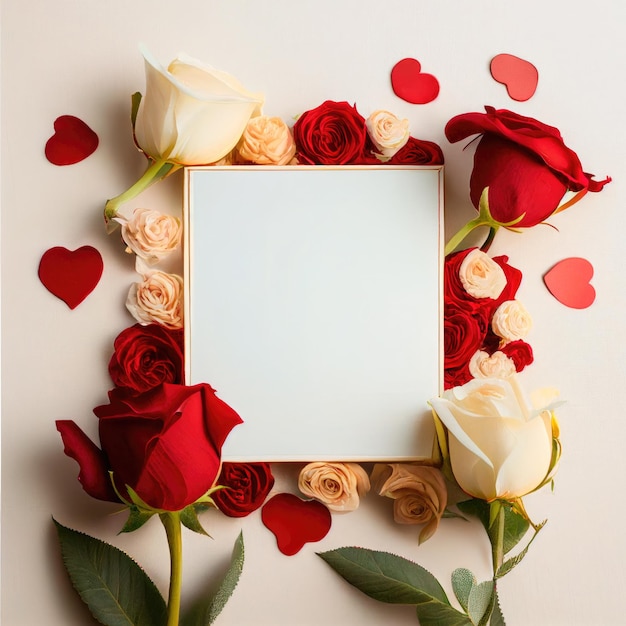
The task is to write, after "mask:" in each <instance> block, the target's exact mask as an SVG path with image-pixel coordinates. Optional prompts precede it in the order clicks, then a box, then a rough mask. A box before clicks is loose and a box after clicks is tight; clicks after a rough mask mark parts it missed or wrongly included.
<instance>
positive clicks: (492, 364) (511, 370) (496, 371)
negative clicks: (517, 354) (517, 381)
mask: <svg viewBox="0 0 626 626" xmlns="http://www.w3.org/2000/svg"><path fill="white" fill-rule="evenodd" d="M469 371H470V374H471V375H472V377H473V378H508V377H509V376H512V375H513V374H515V371H516V370H515V363H514V362H513V359H511V358H510V357H508V356H507V355H506V354H504V352H500V351H499V350H498V351H496V352H494V353H493V354H491V355H490V354H489V353H488V352H485V351H484V350H477V351H476V352H475V353H474V356H473V357H472V358H471V359H470V362H469Z"/></svg>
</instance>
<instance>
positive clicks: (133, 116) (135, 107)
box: [130, 91, 142, 134]
mask: <svg viewBox="0 0 626 626" xmlns="http://www.w3.org/2000/svg"><path fill="white" fill-rule="evenodd" d="M141 98H142V95H141V93H139V92H138V91H136V92H135V93H134V94H133V95H132V96H131V97H130V123H131V124H132V125H133V134H134V131H135V122H136V121H137V112H138V111H139V105H140V104H141Z"/></svg>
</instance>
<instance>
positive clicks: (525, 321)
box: [491, 300, 533, 342]
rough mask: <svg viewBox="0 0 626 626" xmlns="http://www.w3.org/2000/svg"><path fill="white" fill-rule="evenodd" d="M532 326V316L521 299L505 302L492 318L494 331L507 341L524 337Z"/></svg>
mask: <svg viewBox="0 0 626 626" xmlns="http://www.w3.org/2000/svg"><path fill="white" fill-rule="evenodd" d="M532 326H533V321H532V318H531V317H530V314H529V313H528V311H527V310H526V309H525V307H524V305H523V304H522V303H521V302H520V301H519V300H507V301H506V302H503V303H502V304H501V305H500V306H499V307H498V308H497V309H496V310H495V312H494V314H493V318H492V319H491V328H492V329H493V332H494V333H495V334H496V335H498V337H501V338H502V339H504V341H505V342H508V341H516V340H517V339H524V337H526V335H528V333H529V332H530V329H531V328H532Z"/></svg>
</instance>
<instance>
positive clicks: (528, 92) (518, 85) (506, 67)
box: [490, 54, 539, 102]
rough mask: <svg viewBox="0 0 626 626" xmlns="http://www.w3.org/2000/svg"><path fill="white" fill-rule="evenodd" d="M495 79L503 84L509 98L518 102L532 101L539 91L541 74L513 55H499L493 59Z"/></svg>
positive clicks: (492, 65) (530, 64)
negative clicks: (538, 85)
mask: <svg viewBox="0 0 626 626" xmlns="http://www.w3.org/2000/svg"><path fill="white" fill-rule="evenodd" d="M490 70H491V75H492V76H493V79H494V80H495V81H497V82H499V83H502V84H503V85H504V86H505V87H506V90H507V93H508V94H509V97H510V98H512V99H513V100H517V101H518V102H525V101H526V100H530V98H532V96H533V95H534V93H535V90H536V89H537V83H538V82H539V72H538V71H537V68H536V67H535V66H534V65H533V64H532V63H530V62H528V61H525V60H524V59H520V58H519V57H516V56H513V55H512V54H498V55H496V56H495V57H493V59H491V65H490Z"/></svg>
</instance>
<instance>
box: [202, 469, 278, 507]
mask: <svg viewBox="0 0 626 626" xmlns="http://www.w3.org/2000/svg"><path fill="white" fill-rule="evenodd" d="M217 483H218V484H219V485H222V486H224V487H227V489H220V490H219V491H216V492H215V494H213V500H214V501H215V504H216V505H217V508H218V509H219V510H220V511H221V512H222V513H224V515H228V516H229V517H245V516H246V515H248V514H250V513H252V511H256V509H258V508H259V507H260V506H261V505H262V504H263V502H265V498H267V494H268V493H269V492H270V490H271V489H272V487H273V486H274V477H273V476H272V469H271V467H270V464H269V463H223V464H222V472H221V474H220V476H219V478H218V479H217Z"/></svg>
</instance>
